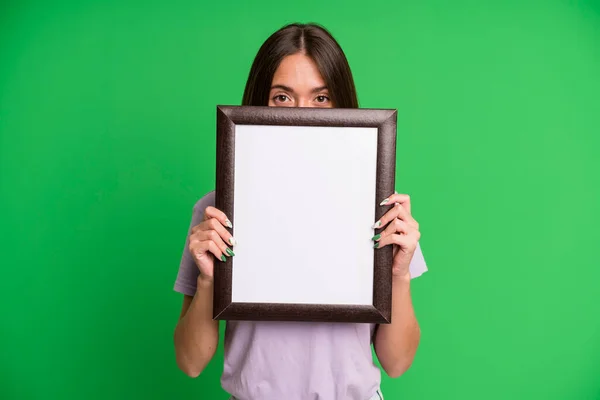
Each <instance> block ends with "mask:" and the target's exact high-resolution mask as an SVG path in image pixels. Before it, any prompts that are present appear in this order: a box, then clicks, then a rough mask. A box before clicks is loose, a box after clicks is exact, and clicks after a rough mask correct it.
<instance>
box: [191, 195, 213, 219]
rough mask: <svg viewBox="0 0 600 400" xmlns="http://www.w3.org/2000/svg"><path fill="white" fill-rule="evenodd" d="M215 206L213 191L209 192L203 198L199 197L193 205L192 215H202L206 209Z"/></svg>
mask: <svg viewBox="0 0 600 400" xmlns="http://www.w3.org/2000/svg"><path fill="white" fill-rule="evenodd" d="M214 206H215V191H214V190H213V191H210V192H208V193H206V194H205V195H204V196H202V197H200V198H199V199H198V200H197V201H196V203H195V204H194V214H196V213H203V212H204V210H205V209H206V207H214Z"/></svg>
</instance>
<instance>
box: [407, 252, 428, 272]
mask: <svg viewBox="0 0 600 400" xmlns="http://www.w3.org/2000/svg"><path fill="white" fill-rule="evenodd" d="M408 268H409V271H410V277H411V279H414V278H418V277H419V276H421V275H423V274H424V273H425V272H427V271H428V269H427V264H426V263H425V258H424V257H423V251H422V250H421V245H420V244H419V243H417V248H416V249H415V252H414V253H413V258H412V260H411V261H410V265H409V266H408Z"/></svg>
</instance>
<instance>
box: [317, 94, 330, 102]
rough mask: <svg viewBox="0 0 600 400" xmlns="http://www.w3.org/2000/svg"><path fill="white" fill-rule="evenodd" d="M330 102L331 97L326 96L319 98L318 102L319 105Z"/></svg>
mask: <svg viewBox="0 0 600 400" xmlns="http://www.w3.org/2000/svg"><path fill="white" fill-rule="evenodd" d="M328 100H329V97H327V96H325V95H321V96H317V102H319V103H324V102H326V101H328Z"/></svg>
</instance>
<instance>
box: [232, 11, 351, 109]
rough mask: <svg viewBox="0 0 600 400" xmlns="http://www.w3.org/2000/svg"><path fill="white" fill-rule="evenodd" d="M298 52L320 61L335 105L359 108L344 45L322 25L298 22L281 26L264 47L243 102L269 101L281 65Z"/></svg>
mask: <svg viewBox="0 0 600 400" xmlns="http://www.w3.org/2000/svg"><path fill="white" fill-rule="evenodd" d="M297 53H304V54H306V55H307V56H309V57H310V58H312V59H313V60H314V62H315V64H317V68H318V69H319V72H320V73H321V76H322V77H323V80H324V81H325V84H326V85H327V88H328V89H329V95H330V96H331V101H332V102H333V105H334V107H337V108H358V98H357V95H356V88H355V86H354V79H353V77H352V72H351V71H350V66H349V65H348V60H347V59H346V55H345V54H344V52H343V51H342V48H341V47H340V45H339V44H338V43H337V41H336V40H335V39H334V38H333V36H332V35H331V33H329V31H327V30H326V29H325V28H323V27H322V26H320V25H317V24H298V23H295V24H290V25H286V26H284V27H283V28H281V29H279V30H278V31H276V32H275V33H273V34H272V35H271V36H270V37H269V38H268V39H267V40H266V41H265V42H264V43H263V45H262V46H261V47H260V49H259V50H258V53H257V54H256V57H255V58H254V62H253V64H252V67H251V68H250V74H249V76H248V81H247V82H246V89H245V90H244V97H243V99H242V105H245V106H266V105H268V104H269V92H270V90H271V82H272V81H273V75H275V71H276V70H277V67H279V64H280V63H281V60H283V58H284V57H286V56H289V55H293V54H297Z"/></svg>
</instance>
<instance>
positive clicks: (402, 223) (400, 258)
mask: <svg viewBox="0 0 600 400" xmlns="http://www.w3.org/2000/svg"><path fill="white" fill-rule="evenodd" d="M392 204H393V205H394V206H393V207H392V208H391V209H390V210H389V211H388V212H387V213H386V214H385V215H384V216H383V217H382V218H381V219H380V220H379V221H377V222H376V223H375V224H374V225H373V228H375V229H380V228H382V227H385V229H384V230H383V231H382V232H380V233H379V234H377V235H375V236H374V237H373V240H374V241H375V248H376V249H381V248H383V247H385V246H388V245H392V246H394V247H393V248H394V251H393V254H394V261H393V265H392V272H393V275H394V276H399V277H400V276H401V277H405V276H406V277H409V274H410V271H409V266H410V261H411V260H412V257H413V254H414V252H415V249H416V248H417V243H418V242H419V239H420V238H421V233H420V232H419V223H418V222H417V221H415V219H414V218H413V216H412V215H411V213H410V196H408V195H406V194H393V195H391V196H390V197H388V198H387V199H385V200H383V201H382V202H381V205H382V206H384V205H392ZM386 225H387V226H386Z"/></svg>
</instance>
